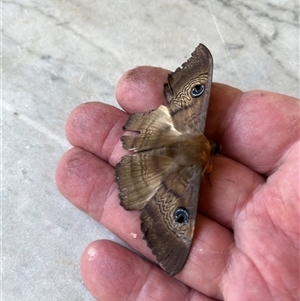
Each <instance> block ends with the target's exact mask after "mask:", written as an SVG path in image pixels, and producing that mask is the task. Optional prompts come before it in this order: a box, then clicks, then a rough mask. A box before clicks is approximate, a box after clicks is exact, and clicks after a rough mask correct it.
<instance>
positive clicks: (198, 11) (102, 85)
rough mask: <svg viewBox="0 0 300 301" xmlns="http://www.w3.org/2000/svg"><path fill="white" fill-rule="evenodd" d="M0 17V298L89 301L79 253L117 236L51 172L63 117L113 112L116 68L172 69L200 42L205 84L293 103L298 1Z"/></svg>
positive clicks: (78, 7) (181, 3) (41, 8)
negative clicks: (87, 108)
mask: <svg viewBox="0 0 300 301" xmlns="http://www.w3.org/2000/svg"><path fill="white" fill-rule="evenodd" d="M2 9H3V24H2V26H3V36H2V53H3V61H2V63H3V66H2V68H3V72H2V97H3V103H2V122H3V138H2V142H3V145H2V152H3V155H2V167H3V170H2V188H3V189H2V239H3V240H2V276H3V284H2V294H3V295H2V297H4V299H3V300H10V301H15V300H31V301H34V300H39V301H43V300H47V301H49V300H94V299H93V297H92V296H91V295H90V294H89V292H88V291H87V290H86V288H85V286H84V284H83V283H82V280H81V276H80V273H79V259H80V256H81V252H82V251H83V249H84V248H85V247H86V245H87V244H88V243H89V242H91V241H93V240H96V239H101V238H108V239H112V240H115V241H118V239H117V238H116V237H115V236H114V235H113V234H111V233H110V232H109V231H108V230H106V229H105V228H104V227H102V226H101V225H99V224H97V223H96V222H95V221H94V220H92V219H91V218H90V217H89V216H87V215H85V214H84V213H82V212H80V211H79V210H77V209H76V208H74V207H73V206H72V205H70V204H69V203H68V201H66V200H65V199H64V198H63V197H62V196H61V195H60V193H59V192H58V191H57V189H56V186H55V181H54V173H55V168H56V164H57V162H58V160H59V158H60V157H61V155H62V154H63V153H64V152H65V151H66V150H67V149H68V148H70V145H69V144H68V142H67V140H66V138H65V134H64V124H65V120H66V118H67V116H68V114H69V113H70V111H71V110H72V109H73V108H74V107H75V106H77V105H78V104H80V103H82V102H85V101H88V100H101V101H104V102H107V103H110V104H113V105H117V104H116V100H115V85H116V83H117V81H118V79H119V78H120V76H121V75H122V74H123V73H124V72H125V71H126V70H128V69H130V68H133V67H135V66H137V65H155V66H161V67H164V68H168V69H170V70H173V69H175V68H176V67H178V66H179V65H180V64H181V63H182V62H183V61H184V60H185V59H186V58H187V57H188V56H189V55H190V53H191V52H192V51H193V50H194V48H195V47H196V46H197V45H198V44H199V42H201V43H203V44H205V45H206V46H207V47H208V48H209V49H210V50H211V52H212V54H213V57H214V63H215V65H214V81H218V82H222V83H226V84H229V85H233V86H236V87H238V88H240V89H242V90H250V89H265V90H271V91H277V92H280V93H284V94H289V95H292V96H295V97H299V1H297V0H266V1H253V0H223V1H219V0H210V1H208V0H199V1H197V0H190V1H187V0H178V1H167V0H166V1H137V0H133V1H107V0H80V1H79V0H74V1H61V0H51V1H50V0H44V1H34V0H11V1H5V0H4V1H3V2H2ZM266 114H267V112H266Z"/></svg>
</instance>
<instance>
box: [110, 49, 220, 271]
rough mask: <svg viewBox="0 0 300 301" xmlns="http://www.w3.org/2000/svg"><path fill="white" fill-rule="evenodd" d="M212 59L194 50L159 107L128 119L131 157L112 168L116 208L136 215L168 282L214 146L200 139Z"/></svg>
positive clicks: (182, 257) (187, 239) (184, 251)
mask: <svg viewBox="0 0 300 301" xmlns="http://www.w3.org/2000/svg"><path fill="white" fill-rule="evenodd" d="M212 71H213V59H212V56H211V54H210V52H209V50H208V49H207V48H206V47H205V46H204V45H202V44H200V45H199V46H198V47H197V48H196V49H195V51H194V52H193V53H192V55H191V58H189V59H188V60H187V62H185V63H184V64H182V66H181V67H180V68H177V70H176V71H175V72H173V73H171V74H169V77H168V82H167V83H166V84H165V85H164V93H165V105H161V106H159V107H158V109H156V110H154V111H150V112H147V113H135V114H131V115H130V116H129V119H128V121H127V123H126V125H125V127H124V130H126V131H133V132H136V133H137V135H135V136H133V135H132V136H123V137H122V138H121V140H122V142H123V147H124V148H125V149H127V150H130V151H133V153H134V154H133V155H128V156H124V157H123V158H122V160H121V162H120V163H118V164H117V167H116V180H117V183H118V186H119V190H120V194H119V197H120V200H121V205H122V206H123V207H124V208H125V209H126V210H141V211H142V212H141V230H142V232H143V233H144V239H145V240H146V241H147V244H148V246H149V248H150V249H151V250H152V253H153V254H154V255H155V256H156V258H157V261H158V262H159V263H160V264H161V266H162V267H163V268H164V269H165V271H166V272H167V273H168V274H169V275H171V276H173V275H175V274H177V273H178V272H179V271H180V270H181V269H182V267H183V265H184V264H185V262H186V260H187V257H188V255H189V251H190V246H191V242H192V238H193V233H194V227H195V219H196V215H197V205H198V195H199V186H200V180H201V176H202V175H203V174H204V172H205V171H206V172H209V171H210V170H211V155H212V153H213V152H214V149H215V144H214V143H213V142H210V141H209V140H207V139H206V138H205V136H204V135H203V132H204V127H205V119H206V113H207V108H208V103H209V96H210V89H211V82H212Z"/></svg>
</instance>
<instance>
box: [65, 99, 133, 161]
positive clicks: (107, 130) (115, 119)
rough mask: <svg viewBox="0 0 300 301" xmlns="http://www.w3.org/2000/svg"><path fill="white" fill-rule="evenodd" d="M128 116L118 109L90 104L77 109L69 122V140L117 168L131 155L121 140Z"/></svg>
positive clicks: (99, 104)
mask: <svg viewBox="0 0 300 301" xmlns="http://www.w3.org/2000/svg"><path fill="white" fill-rule="evenodd" d="M127 119H128V115H127V114H126V113H125V112H123V111H121V110H119V109H117V108H116V107H113V106H110V105H107V104H104V103H101V102H88V103H83V104H81V105H79V106H78V107H76V108H75V109H74V110H73V111H72V112H71V113H70V115H69V117H68V119H67V122H66V136H67V139H68V140H69V142H70V143H71V144H72V145H73V146H76V147H81V148H83V149H86V150H87V151H89V152H91V153H93V154H95V155H97V156H98V157H100V158H102V159H103V160H105V161H107V162H109V163H110V164H112V165H116V164H117V163H118V162H119V161H120V159H121V157H122V156H124V155H125V154H126V153H127V151H125V150H124V149H123V147H122V143H121V141H120V137H121V135H122V134H123V132H124V131H123V126H124V125H125V123H126V121H127Z"/></svg>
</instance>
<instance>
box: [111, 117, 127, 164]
mask: <svg viewBox="0 0 300 301" xmlns="http://www.w3.org/2000/svg"><path fill="white" fill-rule="evenodd" d="M123 119H124V118H123V116H122V117H120V118H118V119H117V122H116V123H115V124H114V127H115V128H116V129H117V128H119V127H120V124H123ZM125 123H126V121H125ZM125 123H124V124H123V126H124V125H125ZM115 128H113V129H114V130H115ZM111 134H112V135H114V131H113V130H111V131H110V132H109V134H108V135H107V136H110V135H111ZM120 146H121V148H122V150H124V149H123V147H122V143H120V139H119V142H118V143H116V144H115V145H114V147H113V148H112V151H111V152H110V154H109V156H108V163H109V164H110V165H112V166H114V167H115V166H116V163H118V162H119V161H120V160H121V157H122V156H124V155H125V154H124V155H122V156H121V157H120V156H117V155H115V154H118V153H119V152H118V149H120ZM124 153H128V152H127V151H126V150H124Z"/></svg>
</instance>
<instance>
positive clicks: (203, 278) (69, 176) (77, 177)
mask: <svg viewBox="0 0 300 301" xmlns="http://www.w3.org/2000/svg"><path fill="white" fill-rule="evenodd" d="M56 175H57V176H56V180H57V185H58V188H59V190H60V191H61V193H62V194H63V195H64V196H65V197H66V198H68V199H69V200H70V201H71V202H72V203H73V204H74V205H75V206H77V207H78V208H80V209H81V210H83V211H85V212H87V213H89V214H90V215H91V216H92V217H93V218H94V219H96V220H97V221H99V222H100V223H101V224H103V225H104V226H106V227H107V228H108V229H110V230H111V231H112V232H113V233H115V234H116V235H117V236H118V237H120V238H121V239H122V240H123V241H125V242H126V243H127V244H128V245H130V246H132V247H133V248H134V249H136V250H138V251H139V252H140V253H141V254H143V255H145V256H146V257H148V258H150V259H151V260H155V258H154V257H153V255H152V254H151V251H150V250H149V248H148V247H147V245H146V242H145V240H143V234H142V232H141V230H140V218H139V216H140V212H138V211H132V212H130V211H126V210H124V209H123V208H122V207H121V206H120V204H119V199H118V193H119V192H118V190H117V185H116V183H115V179H114V168H113V167H112V166H111V165H109V164H108V163H106V162H104V161H102V160H99V158H98V157H97V156H95V155H93V154H91V153H90V152H87V151H85V150H83V149H80V148H74V149H72V150H70V151H69V152H67V153H66V154H65V155H64V156H63V158H62V159H61V161H60V162H59V165H58V168H57V173H56ZM225 204H226V203H225ZM232 245H233V237H232V233H231V231H229V230H228V229H227V228H225V227H223V226H221V225H220V224H218V223H216V222H214V221H212V220H210V219H207V218H205V217H204V216H202V215H198V216H197V223H196V228H195V234H194V240H193V244H192V248H191V252H190V256H189V258H188V260H187V262H186V264H185V266H184V268H183V269H182V271H181V272H180V273H179V274H178V275H177V277H178V279H180V280H182V281H183V282H184V283H186V284H187V285H188V286H190V287H193V288H195V289H196V290H198V291H202V292H203V293H204V294H206V295H208V296H217V297H220V296H221V293H220V288H219V284H220V277H221V274H220V271H221V270H223V269H224V268H225V266H226V262H227V260H228V256H229V253H230V249H231V247H232ZM199 271H201V272H199ZM195 275H197V277H195Z"/></svg>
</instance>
